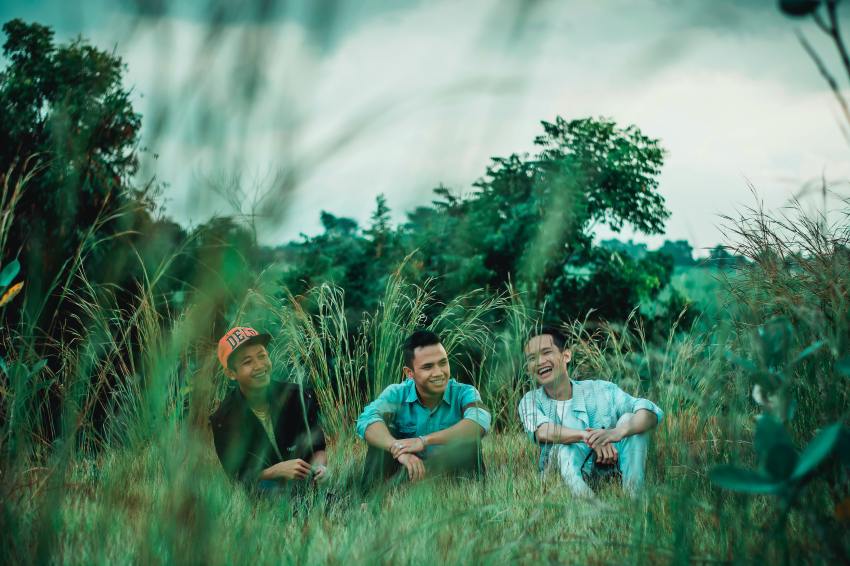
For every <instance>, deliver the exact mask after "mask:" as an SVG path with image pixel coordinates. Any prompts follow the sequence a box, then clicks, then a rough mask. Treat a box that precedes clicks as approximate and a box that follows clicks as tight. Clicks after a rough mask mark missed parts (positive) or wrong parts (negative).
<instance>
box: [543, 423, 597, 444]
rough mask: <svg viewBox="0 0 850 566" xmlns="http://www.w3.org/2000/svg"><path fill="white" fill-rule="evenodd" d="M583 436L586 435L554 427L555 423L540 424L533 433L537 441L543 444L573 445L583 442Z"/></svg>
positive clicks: (566, 428)
mask: <svg viewBox="0 0 850 566" xmlns="http://www.w3.org/2000/svg"><path fill="white" fill-rule="evenodd" d="M585 435H586V433H585V432H584V431H582V430H578V429H576V428H568V427H565V426H560V425H556V424H555V423H545V424H542V425H540V426H539V427H538V428H537V431H536V432H535V433H534V436H535V437H536V438H537V441H538V442H542V443H544V444H575V443H576V442H581V441H583V440H584V438H585Z"/></svg>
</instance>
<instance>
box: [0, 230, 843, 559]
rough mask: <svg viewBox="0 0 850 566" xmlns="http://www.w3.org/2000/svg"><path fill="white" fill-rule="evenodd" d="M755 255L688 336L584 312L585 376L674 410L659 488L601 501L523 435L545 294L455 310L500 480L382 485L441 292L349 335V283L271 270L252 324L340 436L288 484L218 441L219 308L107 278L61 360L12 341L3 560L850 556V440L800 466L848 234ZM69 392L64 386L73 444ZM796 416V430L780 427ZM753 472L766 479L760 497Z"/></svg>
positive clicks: (384, 310) (579, 331) (449, 314)
mask: <svg viewBox="0 0 850 566" xmlns="http://www.w3.org/2000/svg"><path fill="white" fill-rule="evenodd" d="M836 241H838V240H836ZM844 241H846V238H845V240H844ZM754 257H755V258H756V261H753V263H752V264H751V265H750V267H748V268H747V270H744V271H742V272H740V273H739V274H738V275H736V278H735V281H734V283H735V286H734V287H732V286H730V287H728V291H729V294H728V296H729V297H730V301H732V300H734V303H733V306H734V309H726V310H724V311H723V312H725V313H726V314H725V315H724V317H716V318H715V319H713V321H712V324H710V325H707V326H705V327H701V328H703V329H702V330H697V328H696V327H694V328H691V329H688V328H671V331H670V333H669V335H668V338H667V340H665V341H661V342H656V343H652V342H650V341H648V340H647V338H646V337H645V336H644V335H643V332H642V328H641V324H640V322H639V320H637V319H633V320H629V321H626V322H625V323H623V324H602V325H598V324H596V325H585V324H583V323H581V322H580V321H578V322H574V323H572V324H568V325H565V327H564V329H565V331H566V332H567V333H568V335H569V339H570V342H571V344H572V348H573V354H574V355H573V361H572V362H571V367H572V370H571V371H572V372H573V375H574V376H575V377H577V378H600V379H609V380H612V381H615V382H616V383H618V384H620V385H621V387H623V388H624V389H625V390H626V391H628V392H630V393H633V394H639V395H640V396H643V397H647V398H649V399H651V400H653V401H654V402H656V403H657V404H658V405H659V406H660V407H661V408H662V409H663V410H664V411H665V412H666V417H665V419H664V421H663V422H662V423H661V425H660V426H659V427H658V429H657V430H656V431H655V433H654V435H653V442H652V446H651V449H650V453H649V459H648V464H647V469H648V473H647V487H646V490H645V492H644V493H643V494H642V495H641V496H640V497H638V498H637V499H631V498H629V497H627V496H625V495H623V493H622V492H621V490H620V488H619V487H616V486H612V487H609V488H606V489H604V490H602V491H601V493H600V494H599V495H600V496H599V498H598V500H597V501H593V502H588V501H584V500H577V499H575V498H573V497H571V496H570V495H569V494H568V492H567V491H566V490H565V489H564V488H563V486H562V485H561V482H560V479H559V478H558V477H557V475H555V474H550V475H549V476H547V477H545V478H542V479H541V478H540V476H539V475H538V474H537V472H536V465H535V463H536V457H537V454H536V450H537V448H536V447H535V446H534V445H533V444H532V443H531V442H530V441H529V440H528V439H527V438H526V437H525V435H524V434H522V433H521V432H520V429H519V424H518V419H517V416H516V406H517V402H518V401H519V398H520V396H521V395H522V394H523V393H524V391H526V390H528V388H529V387H531V386H532V384H531V383H530V381H529V379H528V378H527V377H525V376H524V375H523V370H522V366H523V360H522V356H521V347H522V341H523V337H524V336H525V335H526V333H527V331H528V330H529V328H530V327H531V325H533V324H534V323H535V313H534V312H531V311H528V310H526V309H525V308H524V307H523V306H522V301H521V297H517V296H511V295H503V296H491V295H488V294H487V293H484V292H475V293H471V294H469V295H468V296H464V297H460V298H458V300H457V301H455V302H452V303H450V304H448V305H445V306H444V307H443V309H442V311H441V314H440V315H439V316H437V317H435V318H434V319H433V320H432V324H431V326H432V328H434V329H436V330H438V331H439V332H441V333H442V334H443V336H444V339H445V344H446V346H447V349H448V350H449V352H450V355H451V359H452V364H453V374H454V376H455V377H458V378H459V379H461V380H464V381H469V382H472V383H474V384H475V385H476V386H477V387H478V388H479V390H480V391H481V393H482V396H483V398H484V401H485V403H486V404H487V405H488V406H489V408H490V410H491V412H492V413H493V415H494V418H495V423H496V426H495V430H494V431H493V432H492V433H491V434H490V435H489V436H488V437H486V439H485V441H484V457H485V462H486V466H487V468H488V475H487V479H486V481H484V482H480V483H470V482H460V481H458V482H450V481H447V480H439V479H432V480H426V481H424V482H422V483H420V484H413V485H402V486H399V487H395V488H392V489H389V490H387V491H382V492H376V493H371V494H367V495H363V494H361V493H360V492H359V491H358V490H357V489H356V488H355V483H356V479H357V477H358V476H359V474H360V469H361V466H362V461H363V457H364V452H365V448H364V445H363V443H362V441H358V440H355V439H354V438H353V423H354V418H355V417H356V415H357V414H358V413H359V412H360V410H361V409H362V407H363V405H364V403H365V402H366V401H367V400H369V399H371V398H373V397H374V395H376V393H377V392H378V391H380V390H381V389H382V388H383V387H384V386H385V385H386V384H388V383H392V382H394V381H397V380H398V379H399V373H398V370H399V368H400V365H401V364H400V361H401V360H400V357H401V356H400V349H399V346H400V343H401V341H402V339H403V338H404V336H405V335H406V334H407V332H408V331H409V330H410V329H411V328H413V327H414V326H415V325H416V324H417V322H418V321H420V320H421V314H422V312H423V310H424V309H425V308H426V307H427V306H428V301H429V300H430V299H429V295H428V293H427V291H426V290H423V289H422V288H419V287H416V286H413V285H411V284H409V283H406V282H405V281H403V280H402V279H401V278H400V276H396V277H394V278H393V279H391V281H390V282H389V284H388V285H387V288H386V292H385V294H384V298H383V300H382V302H381V306H380V308H379V310H378V311H376V312H374V313H370V314H369V315H368V316H367V317H366V318H365V319H364V322H363V325H362V326H361V327H360V328H358V329H349V328H348V326H347V323H346V318H345V315H344V313H345V308H344V297H343V295H342V293H341V291H340V290H338V289H335V288H333V287H330V286H323V287H321V288H317V289H315V290H314V291H313V296H312V297H311V301H312V304H314V305H315V307H316V309H315V312H309V313H308V312H306V311H305V310H304V309H303V308H302V306H301V305H302V299H303V298H294V297H279V296H273V295H270V294H269V293H268V290H267V289H266V287H265V286H266V283H267V282H263V281H262V280H261V279H258V283H257V286H256V289H255V290H254V291H253V292H252V293H249V295H248V297H247V298H246V300H245V302H244V304H243V305H242V306H241V307H240V308H239V309H238V310H237V312H236V315H235V316H234V319H233V321H232V322H233V323H234V324H237V323H247V322H251V323H253V324H256V325H257V326H260V327H263V328H267V329H269V330H271V331H272V332H273V334H274V335H275V336H276V341H275V343H274V347H273V348H272V352H271V353H272V358H273V359H274V361H275V364H276V368H277V370H278V374H279V377H282V378H287V379H294V380H301V381H304V382H307V383H310V384H311V385H312V386H313V387H315V388H316V390H317V392H318V399H319V403H320V405H321V409H322V411H323V421H324V425H325V430H326V432H327V433H328V435H329V438H330V441H331V453H330V472H331V481H330V482H329V483H328V484H326V485H325V486H323V487H322V488H321V489H320V490H319V491H316V492H308V493H306V495H303V496H299V497H295V498H290V497H289V496H287V495H282V496H280V497H274V498H264V499H255V498H253V497H252V496H249V495H248V494H247V493H246V492H245V491H243V490H242V489H241V488H239V487H236V486H234V485H231V484H230V483H229V482H228V480H227V479H226V478H225V476H224V474H223V472H222V471H221V468H220V466H219V464H218V461H217V459H216V457H215V454H214V452H213V449H212V442H211V439H210V431H209V427H208V425H207V416H208V415H209V414H210V412H211V411H212V410H213V408H214V407H215V406H216V403H217V400H218V399H220V398H221V396H222V393H223V390H224V385H225V380H224V378H223V376H222V375H221V373H220V371H218V370H217V369H216V362H215V359H214V356H213V353H212V351H210V350H209V346H208V345H207V346H206V348H207V349H204V348H203V347H202V346H199V344H201V345H203V344H205V343H206V342H205V340H206V338H204V336H205V334H204V332H205V330H206V329H207V328H208V325H209V319H208V316H209V311H210V309H208V308H201V307H196V308H188V309H186V310H185V311H183V312H178V313H171V314H170V315H169V316H163V315H162V314H161V313H158V312H157V311H156V309H155V308H154V307H153V305H154V301H153V300H152V297H151V296H150V295H149V294H147V293H146V292H142V293H140V295H139V296H138V297H137V300H136V302H135V303H134V304H132V305H128V304H118V303H116V302H115V301H111V300H109V298H108V296H104V295H102V294H101V295H100V299H98V300H97V301H91V302H85V301H81V302H79V303H78V304H77V307H78V308H79V309H80V312H81V316H86V317H87V320H89V321H90V324H89V325H88V327H87V329H86V333H85V334H84V335H81V336H78V337H77V338H76V339H75V340H73V341H69V342H68V343H63V344H59V345H58V346H57V348H56V350H55V351H56V352H57V355H58V356H59V359H60V360H61V362H62V363H61V364H60V365H58V366H44V364H43V363H38V362H37V360H36V359H34V357H33V356H32V353H31V352H30V351H29V350H27V348H26V345H27V344H28V343H29V342H27V340H28V338H27V336H26V335H23V334H18V335H14V336H13V337H12V338H9V337H7V340H6V344H7V350H6V355H5V356H4V358H5V359H6V360H7V367H6V371H5V372H4V376H5V377H4V381H3V382H2V401H3V405H2V410H3V413H2V414H3V420H2V425H3V429H2V445H0V456H2V464H3V465H2V476H1V477H0V479H1V480H2V481H0V488H2V513H0V521H2V523H0V532H2V536H3V540H2V544H0V562H2V563H4V564H23V563H35V564H43V563H63V564H125V563H126V564H299V565H300V564H376V563H377V564H431V563H445V564H504V563H518V564H540V563H589V564H620V563H639V564H688V563H718V562H719V563H768V564H773V563H782V562H784V563H789V564H790V563H836V562H842V561H843V562H845V563H846V562H847V560H848V552H850V540H848V535H847V532H850V529H848V528H847V527H848V526H850V523H848V521H850V512H848V508H850V481H848V474H847V469H848V468H847V466H846V465H845V466H843V467H842V465H841V464H840V462H841V460H842V459H843V460H844V462H845V464H846V458H847V453H848V452H850V450H845V449H842V450H843V451H839V450H837V449H836V450H834V449H833V445H830V446H829V447H828V448H829V450H827V449H826V448H825V447H824V446H820V447H818V446H815V450H814V451H815V452H818V451H819V452H818V458H820V459H818V460H816V461H817V462H818V463H819V464H818V466H816V467H811V469H810V470H808V471H807V475H806V476H805V481H803V480H800V481H797V480H796V479H794V477H791V475H790V474H791V473H792V472H793V471H794V470H796V468H793V466H792V467H788V466H787V465H785V464H783V462H789V461H790V462H791V463H792V464H793V463H794V462H796V461H797V460H798V458H799V461H800V462H803V461H806V459H807V458H808V461H813V460H812V458H811V454H810V453H811V452H812V450H811V446H810V447H809V449H804V448H803V447H804V446H806V445H807V444H809V443H811V441H812V439H813V438H815V437H817V438H820V437H819V436H818V433H819V431H823V430H825V429H827V428H829V426H828V425H830V424H832V423H837V424H836V425H835V426H840V425H841V423H844V425H845V426H846V422H847V415H848V412H847V411H848V404H850V386H848V383H850V379H848V377H850V357H848V351H850V348H848V346H850V344H848V336H850V332H848V328H850V299H848V292H847V289H848V288H850V286H848V285H847V279H846V278H847V274H848V273H850V268H848V265H847V262H848V257H847V254H844V253H842V252H840V250H839V251H838V252H836V251H835V248H832V251H830V252H829V253H828V254H821V255H813V256H811V258H810V259H806V261H805V262H802V263H800V262H798V263H797V264H795V265H794V266H793V269H791V268H789V267H788V264H787V262H783V261H777V260H776V258H775V256H770V255H764V254H763V255H761V256H755V255H754ZM677 277H678V279H677V283H676V284H677V285H680V286H681V288H682V289H685V290H692V291H693V292H694V293H696V291H697V290H699V289H703V290H704V291H705V294H706V297H711V296H716V295H714V291H713V290H705V288H706V287H708V285H706V284H705V283H704V281H705V280H706V279H705V278H706V277H713V274H711V273H710V272H705V271H696V270H691V271H689V272H687V273H684V274H679V275H678V276H677ZM700 280H702V281H703V283H700V282H699V281H700ZM725 284H726V283H725ZM713 288H716V287H713ZM742 289H746V293H743V292H742ZM93 296H94V295H93ZM703 300H708V299H703ZM202 306H203V305H202ZM723 308H724V307H723V305H718V306H717V309H718V312H720V310H721V309H723ZM493 320H499V321H500V322H499V325H498V326H494V324H493V322H492V321H493ZM470 351H474V352H476V356H475V357H470V355H469V352H470ZM10 352H11V353H10ZM130 353H136V354H140V355H139V356H130V355H129V354H130ZM473 358H474V359H473ZM756 385H758V386H760V387H762V388H763V391H764V397H765V398H766V400H763V403H762V404H761V405H759V404H757V403H756V402H755V401H754V400H753V388H754V386H756ZM46 390H50V391H51V392H52V393H53V394H54V395H55V396H56V397H54V399H55V398H57V397H58V398H59V400H60V401H61V405H60V406H61V411H62V419H61V428H59V429H58V430H54V431H53V432H54V434H55V439H54V440H53V441H52V442H47V441H46V440H45V438H46V432H47V429H46V428H45V427H44V423H43V420H42V416H43V415H44V411H45V406H46V402H45V396H44V394H43V392H44V391H46ZM104 392H108V394H105V393H104ZM98 407H100V408H102V409H103V410H104V411H105V412H106V420H105V428H102V429H99V428H98V427H97V426H96V423H95V421H94V420H93V415H94V412H95V411H94V409H95V408H98ZM760 414H761V415H768V416H770V419H774V420H773V421H771V420H768V419H767V417H766V416H763V417H762V418H761V420H758V421H757V417H758V416H759V415H760ZM757 422H759V423H764V422H777V423H779V424H777V425H776V427H775V428H774V429H773V430H772V431H771V436H770V438H768V439H766V438H765V434H764V433H763V432H760V433H759V434H754V431H756V429H757V424H756V423H757ZM833 429H834V427H833ZM785 430H787V431H788V433H789V434H790V440H788V441H787V442H785V441H784V440H783V441H782V442H775V441H776V440H777V439H779V440H782V438H783V435H784V434H785V433H784V431H785ZM768 440H769V441H770V442H767V441H768ZM792 442H793V443H794V445H795V446H796V448H795V447H794V445H792V444H791V443H792ZM815 444H817V442H815V443H812V445H815ZM765 446H767V448H765ZM730 462H731V463H733V464H736V465H738V466H742V467H744V468H746V469H750V470H756V471H754V472H746V473H744V472H741V473H744V476H742V477H745V478H746V481H744V480H740V478H739V479H736V480H735V481H736V482H738V483H737V484H734V485H733V487H735V489H733V490H727V489H721V488H720V487H718V485H716V484H714V483H713V482H712V480H711V478H712V477H714V476H712V474H713V473H714V472H713V470H715V466H716V465H717V464H721V463H730ZM777 470H778V471H777ZM777 474H785V475H784V476H782V477H779V476H777ZM739 475H740V474H739ZM801 477H802V476H801ZM727 479H728V475H727ZM733 479H734V478H733ZM747 482H750V483H747ZM753 482H756V483H753ZM758 482H761V483H758ZM765 482H768V483H765ZM733 483H734V482H733ZM726 485H727V486H728V485H730V484H729V482H728V481H727V483H726ZM753 485H755V486H756V488H755V491H757V492H758V493H756V494H752V493H749V494H748V493H746V492H747V491H750V492H752V491H754V488H753ZM777 486H778V487H777Z"/></svg>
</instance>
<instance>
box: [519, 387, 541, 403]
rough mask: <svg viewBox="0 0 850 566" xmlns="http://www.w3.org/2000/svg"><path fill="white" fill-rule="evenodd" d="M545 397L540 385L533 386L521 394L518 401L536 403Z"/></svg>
mask: <svg viewBox="0 0 850 566" xmlns="http://www.w3.org/2000/svg"><path fill="white" fill-rule="evenodd" d="M544 397H546V394H545V393H544V392H543V388H542V387H534V388H533V389H529V390H528V391H526V392H525V395H523V396H522V399H520V400H519V402H520V403H537V402H538V401H540V400H541V399H543V398H544Z"/></svg>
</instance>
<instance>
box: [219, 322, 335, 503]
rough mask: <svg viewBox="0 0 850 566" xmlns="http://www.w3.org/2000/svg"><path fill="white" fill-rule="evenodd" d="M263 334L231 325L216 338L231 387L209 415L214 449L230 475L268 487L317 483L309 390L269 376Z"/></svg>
mask: <svg viewBox="0 0 850 566" xmlns="http://www.w3.org/2000/svg"><path fill="white" fill-rule="evenodd" d="M270 340H271V336H270V335H268V334H260V333H259V332H257V331H256V330H254V329H253V328H248V327H237V328H232V329H231V330H230V331H228V332H227V334H225V335H224V336H223V337H222V338H221V340H220V341H219V343H218V360H219V362H221V365H222V366H223V367H224V373H225V375H227V377H228V378H229V379H231V380H233V381H234V382H235V383H236V385H237V387H234V388H233V389H232V390H231V391H230V393H229V394H228V395H227V396H226V397H225V398H224V400H223V401H222V402H221V405H220V406H219V408H218V410H217V411H216V412H215V413H214V414H213V415H212V416H211V417H210V424H211V425H212V432H213V438H214V441H215V450H216V453H217V454H218V458H219V460H220V461H221V465H222V467H223V468H224V471H225V472H226V473H227V475H228V476H230V478H231V479H234V480H237V481H240V482H242V483H243V484H245V486H246V487H248V488H251V489H259V490H267V489H274V488H279V487H285V486H287V485H288V486H295V485H296V484H303V483H304V482H307V481H311V482H322V481H324V480H325V479H326V477H327V471H326V468H325V465H326V464H327V457H326V455H325V435H324V433H323V432H322V428H321V426H320V425H319V409H318V404H317V402H316V399H315V396H314V394H313V392H312V390H310V389H308V388H306V387H301V386H299V385H296V384H294V383H282V382H276V381H272V380H271V375H272V361H271V359H270V358H269V353H268V351H267V350H266V346H267V345H268V343H269V341H270Z"/></svg>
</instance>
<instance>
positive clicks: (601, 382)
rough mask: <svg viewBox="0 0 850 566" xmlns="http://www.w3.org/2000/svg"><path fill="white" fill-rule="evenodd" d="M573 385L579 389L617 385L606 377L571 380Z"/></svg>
mask: <svg viewBox="0 0 850 566" xmlns="http://www.w3.org/2000/svg"><path fill="white" fill-rule="evenodd" d="M573 387H577V388H579V389H599V388H605V387H608V388H610V387H617V384H616V383H614V382H613V381H608V380H607V379H582V380H581V381H573Z"/></svg>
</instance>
